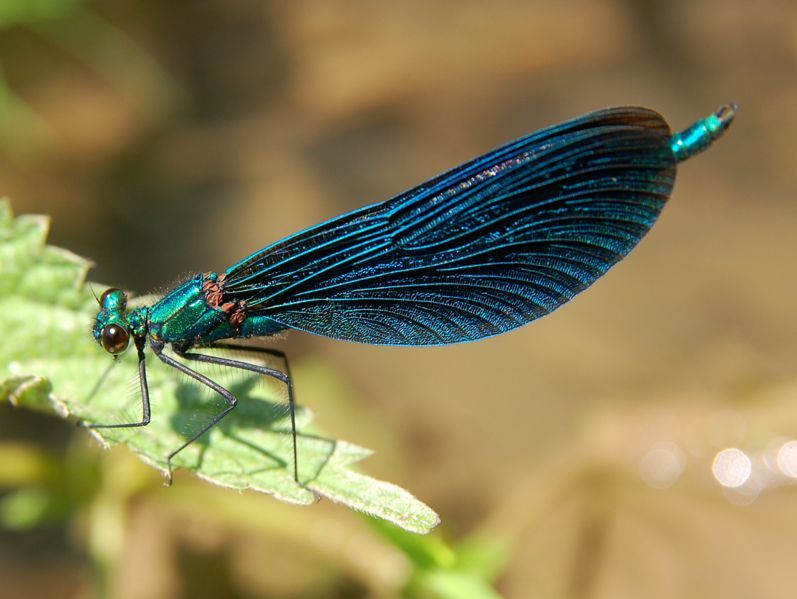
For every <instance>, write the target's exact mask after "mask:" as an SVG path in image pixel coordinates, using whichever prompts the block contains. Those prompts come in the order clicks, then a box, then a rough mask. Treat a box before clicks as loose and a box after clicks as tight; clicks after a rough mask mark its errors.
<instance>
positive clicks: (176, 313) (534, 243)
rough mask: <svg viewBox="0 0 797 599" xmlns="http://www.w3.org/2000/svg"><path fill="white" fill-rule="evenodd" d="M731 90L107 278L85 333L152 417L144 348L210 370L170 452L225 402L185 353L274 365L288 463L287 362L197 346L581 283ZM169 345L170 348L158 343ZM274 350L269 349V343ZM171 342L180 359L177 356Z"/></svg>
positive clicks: (570, 132)
mask: <svg viewBox="0 0 797 599" xmlns="http://www.w3.org/2000/svg"><path fill="white" fill-rule="evenodd" d="M735 113H736V106H735V105H726V106H723V107H722V108H720V109H719V110H717V111H716V112H715V113H713V114H711V115H710V116H708V117H707V118H705V119H702V120H699V121H697V122H696V123H695V124H694V125H692V126H691V127H690V128H688V129H686V130H685V131H683V132H681V133H676V134H674V135H673V134H671V132H670V128H669V126H668V125H667V123H666V121H665V120H664V119H663V118H662V117H661V116H660V115H659V114H657V113H656V112H653V111H651V110H648V109H645V108H609V109H606V110H601V111H598V112H594V113H592V114H588V115H585V116H582V117H579V118H576V119H574V120H572V121H568V122H566V123H563V124H560V125H556V126H554V127H550V128H547V129H543V130H541V131H538V132H536V133H532V134H531V135H528V136H526V137H523V138H520V139H518V140H517V141H513V142H511V143H509V144H507V145H504V146H502V147H500V148H498V149H496V150H493V151H492V152H489V153H487V154H485V155H484V156H481V157H479V158H476V159H475V160H472V161H471V162H468V163H466V164H463V165H462V166H459V167H457V168H455V169H453V170H451V171H448V172H447V173H444V174H442V175H440V176H438V177H435V178H434V179H431V180H430V181H427V182H426V183H423V184H421V185H419V186H418V187H416V188H414V189H411V190H409V191H407V192H405V193H403V194H401V195H398V196H396V197H394V198H393V199H390V200H387V201H386V202H383V203H380V204H373V205H371V206H366V207H365V208H361V209H359V210H355V211H354V212H352V213H350V214H346V215H343V216H340V217H338V218H335V219H332V220H330V221H328V222H325V223H322V224H320V225H317V226H315V227H312V228H310V229H307V230H305V231H302V232H301V233H298V234H296V235H293V236H291V237H288V238H287V239H284V240H282V241H278V242H277V243H274V244H272V245H270V246H268V247H266V248H264V249H262V250H260V251H258V252H255V253H254V254H252V255H251V256H249V257H247V258H245V259H244V260H242V261H241V262H239V263H238V264H236V265H234V266H232V267H231V268H229V269H228V270H227V271H225V272H224V273H221V274H217V273H215V272H204V273H201V274H197V275H194V276H192V277H190V278H189V279H188V280H186V281H185V282H184V283H182V284H180V285H179V286H178V287H176V288H175V289H173V290H171V291H170V292H168V293H167V294H166V295H165V296H164V297H163V298H162V299H160V300H158V301H157V302H155V303H154V304H152V305H151V306H145V307H139V308H135V309H131V310H128V309H127V296H126V294H125V293H124V292H123V291H121V290H119V289H108V290H107V291H105V293H103V294H102V297H101V298H100V300H99V303H100V310H99V313H98V314H97V319H96V322H95V324H94V330H93V334H94V338H95V339H96V340H97V342H98V343H100V344H101V345H102V347H103V348H105V350H106V351H107V352H109V353H111V354H113V355H118V354H121V353H122V352H124V351H125V350H126V349H127V347H128V345H129V344H130V340H131V339H132V340H133V344H134V345H135V347H136V350H137V352H138V371H139V379H140V385H141V399H142V405H143V415H142V418H141V420H140V421H138V422H130V423H124V424H96V423H90V424H87V426H90V427H94V428H101V427H136V426H145V425H147V424H148V423H149V422H150V403H149V388H148V385H147V373H146V366H145V348H146V345H147V344H149V347H150V349H151V350H152V351H153V352H154V354H155V355H156V356H157V357H158V358H159V359H160V360H162V361H163V362H164V363H166V364H167V365H169V366H171V367H173V368H176V369H177V370H179V371H181V372H183V373H185V374H186V375H188V376H189V377H191V378H193V379H194V380H196V381H198V382H199V383H201V384H202V385H206V386H207V387H209V388H210V389H212V390H213V391H215V392H216V393H218V394H219V395H220V396H221V397H223V398H224V400H225V402H226V407H225V408H224V409H223V410H222V411H221V412H219V413H218V414H217V415H216V416H215V417H214V418H212V419H211V420H210V422H208V423H207V425H205V426H204V427H203V428H202V429H201V430H200V431H199V432H197V433H196V434H194V435H193V436H191V438H189V439H188V440H187V441H186V442H185V443H183V444H182V445H181V446H180V447H178V448H177V449H175V450H174V451H173V452H172V453H171V454H169V456H168V457H167V465H168V468H169V475H170V477H171V463H172V459H173V458H174V456H175V455H177V454H178V453H179V452H180V451H182V450H183V449H185V448H186V447H187V446H188V445H190V444H191V443H193V442H194V441H196V440H197V439H198V438H199V437H201V436H202V435H203V434H205V433H206V432H207V431H209V430H210V429H211V428H212V427H213V426H215V425H216V424H218V422H219V421H220V420H221V419H222V418H224V417H225V416H226V415H227V414H229V413H230V412H231V411H232V410H233V408H235V405H236V403H237V399H236V397H235V396H234V395H233V394H232V393H231V392H230V391H228V390H227V389H225V388H224V387H222V386H221V385H219V384H218V383H216V382H214V381H213V380H212V379H210V378H208V377H207V376H206V375H204V374H202V373H200V372H197V371H196V370H194V369H193V368H191V367H189V366H188V365H186V363H184V362H185V361H188V362H190V361H194V362H205V363H210V364H217V365H221V366H226V367H230V368H235V369H240V370H244V371H249V372H253V373H256V374H259V375H264V376H268V377H274V378H276V379H279V380H280V381H282V382H284V383H285V384H286V385H287V389H288V404H289V410H290V417H291V428H292V435H293V475H294V478H295V479H296V480H297V482H298V480H299V478H298V467H297V464H298V457H297V455H296V426H295V420H294V408H295V402H294V393H293V384H292V381H291V377H290V375H289V373H288V372H287V370H288V369H287V363H286V368H285V372H283V371H280V370H276V369H272V368H268V367H265V366H261V365H259V364H252V363H248V362H245V361H240V360H235V359H232V358H227V357H223V356H218V355H208V354H205V353H202V352H201V351H197V349H199V348H207V347H219V346H221V347H230V346H229V345H227V344H223V343H222V342H223V341H225V340H232V339H243V338H250V337H265V336H269V335H272V334H274V333H276V332H278V331H282V330H285V329H299V330H302V331H307V332H310V333H315V334H317V335H323V336H325V337H333V338H335V339H344V340H346V341H355V342H359V343H370V344H381V345H447V344H451V343H460V342H465V341H475V340H477V339H483V338H485V337H490V336H492V335H498V334H500V333H505V332H507V331H509V330H512V329H514V328H517V327H519V326H521V325H524V324H526V323H528V322H531V321H532V320H535V319H537V318H540V317H541V316H545V315H546V314H548V313H550V312H552V311H553V310H555V309H556V308H558V307H559V306H561V305H562V304H564V303H565V302H567V301H568V300H570V299H571V298H573V296H575V295H576V294H577V293H579V292H580V291H582V290H584V289H585V288H587V287H588V286H589V285H591V284H592V283H593V282H594V281H595V280H596V279H597V278H598V277H600V276H601V275H602V274H604V273H605V272H606V271H607V270H608V269H609V268H610V267H611V266H612V265H613V264H615V263H616V262H617V261H618V260H620V259H621V258H623V257H624V256H625V255H626V254H628V252H629V251H631V249H632V248H633V247H634V246H635V245H636V244H637V243H638V242H639V240H640V239H641V238H642V237H643V236H644V235H645V233H647V231H648V230H649V229H650V227H651V226H653V223H654V222H655V221H656V218H657V217H658V215H659V213H660V211H661V210H662V208H663V207H664V204H665V203H666V201H667V199H668V197H669V195H670V193H671V191H672V186H673V183H674V180H675V169H676V165H677V164H678V163H679V162H682V161H684V160H686V159H688V158H691V157H692V156H694V155H695V154H697V153H699V152H701V151H703V150H705V149H706V148H708V147H709V146H710V145H711V143H712V142H713V141H714V140H715V139H717V138H718V137H719V136H720V135H722V133H723V131H725V129H726V128H727V127H728V126H729V125H730V123H731V121H732V120H733V117H734V115H735ZM167 345H168V346H171V349H172V351H173V353H174V356H176V357H173V356H171V355H169V354H167V353H165V352H164V349H165V348H166V346H167ZM271 353H274V352H271ZM177 358H179V359H177Z"/></svg>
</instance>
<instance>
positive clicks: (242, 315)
mask: <svg viewBox="0 0 797 599" xmlns="http://www.w3.org/2000/svg"><path fill="white" fill-rule="evenodd" d="M211 274H212V273H209V272H207V273H205V274H204V277H205V281H204V282H203V283H202V291H203V292H204V293H205V301H206V302H207V303H208V305H209V306H210V307H211V308H214V309H216V310H221V311H222V312H224V314H225V315H226V316H227V319H228V320H229V321H230V324H231V325H232V326H233V328H234V329H238V328H239V327H240V326H241V325H242V324H243V322H244V320H245V319H246V302H245V301H243V300H241V301H238V302H225V301H224V281H225V279H226V275H224V274H221V275H219V276H218V277H217V278H216V280H215V281H214V280H213V279H211V278H210V277H211Z"/></svg>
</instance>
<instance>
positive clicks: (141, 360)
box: [79, 339, 151, 428]
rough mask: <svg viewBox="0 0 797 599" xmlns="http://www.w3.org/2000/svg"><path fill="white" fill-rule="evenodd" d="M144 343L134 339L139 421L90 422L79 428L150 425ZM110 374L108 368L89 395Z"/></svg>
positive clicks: (92, 393) (82, 423)
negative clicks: (138, 386)
mask: <svg viewBox="0 0 797 599" xmlns="http://www.w3.org/2000/svg"><path fill="white" fill-rule="evenodd" d="M145 344H146V341H145V340H144V339H140V340H139V339H136V351H137V352H138V380H139V384H140V385H141V420H139V421H138V422H122V423H117V424H95V423H91V422H81V423H79V424H80V426H83V427H85V428H134V427H137V426H147V425H148V424H149V423H150V414H151V411H150V407H149V385H148V384H147V366H146V360H145V356H144V346H145ZM108 372H110V368H109V369H108V370H106V371H105V373H104V374H103V375H102V378H101V379H100V380H99V381H98V382H97V384H96V385H95V386H94V389H92V391H91V395H94V393H95V392H96V390H97V389H98V388H99V386H100V385H101V384H102V381H103V380H105V377H106V376H107V375H108Z"/></svg>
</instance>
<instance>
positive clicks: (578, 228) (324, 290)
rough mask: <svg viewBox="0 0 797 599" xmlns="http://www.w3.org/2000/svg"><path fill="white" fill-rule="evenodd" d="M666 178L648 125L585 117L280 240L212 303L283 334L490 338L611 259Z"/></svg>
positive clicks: (657, 139) (666, 190)
mask: <svg viewBox="0 0 797 599" xmlns="http://www.w3.org/2000/svg"><path fill="white" fill-rule="evenodd" d="M674 177H675V158H674V156H673V153H672V150H671V149H670V130H669V127H668V125H667V123H666V122H665V121H664V119H663V118H662V117H661V116H660V115H658V114H657V113H655V112H652V111H650V110H647V109H643V108H613V109H607V110H603V111H600V112H595V113H592V114H589V115H585V116H583V117H580V118H578V119H575V120H573V121H569V122H567V123H564V124H561V125H558V126H555V127H551V128H549V129H544V130H542V131H539V132H537V133H534V134H532V135H529V136H527V137H524V138H521V139H519V140H517V141H514V142H512V143H510V144H507V145H505V146H502V147H500V148H498V149H496V150H493V151H492V152H490V153H488V154H486V155H484V156H482V157H480V158H477V159H475V160H473V161H471V162H469V163H467V164H464V165H462V166H460V167H458V168H456V169H454V170H451V171H449V172H447V173H445V174H443V175H440V176H438V177H437V178H435V179H432V180H431V181H429V182H427V183H424V184H423V185H421V186H419V187H416V188H415V189H412V190H410V191H407V192H406V193H404V194H402V195H399V196H397V197H395V198H393V199H391V200H388V201H386V202H384V203H381V204H374V205H372V206H367V207H365V208H362V209H360V210H357V211H354V212H352V213H350V214H346V215H344V216H341V217H338V218H335V219H333V220H330V221H328V222H326V223H323V224H321V225H318V226H316V227H313V228H311V229H308V230H306V231H303V232H301V233H298V234H297V235H294V236H292V237H288V238H287V239H285V240H283V241H279V242H277V243H275V244H273V245H271V246H269V247H267V248H265V249H263V250H261V251H260V252H257V253H255V254H253V255H252V256H250V257H248V258H247V259H245V260H243V261H242V262H240V263H239V264H236V265H235V266H233V267H232V268H230V269H229V270H228V271H227V278H226V285H225V291H226V295H225V297H229V298H230V299H231V300H245V301H246V303H247V314H259V315H263V316H266V317H268V318H271V319H273V320H274V321H276V322H278V323H280V324H282V325H283V326H285V327H289V328H295V329H301V330H304V331H308V332H311V333H315V334H318V335H324V336H326V337H333V338H336V339H346V340H349V341H357V342H361V343H372V344H389V345H442V344H448V343H457V342H463V341H473V340H475V339H481V338H483V337H488V336H491V335H497V334H499V333H503V332H506V331H509V330H511V329H514V328H516V327H519V326H521V325H523V324H526V323H528V322H530V321H532V320H534V319H536V318H539V317H541V316H544V315H546V314H548V313H549V312H551V311H553V310H555V309H556V308H558V307H559V306H561V305H562V304H564V303H565V302H567V301H568V300H570V299H571V298H572V297H573V296H574V295H576V294H577V293H578V292H580V291H582V290H583V289H585V288H586V287H588V286H589V285H590V284H591V283H593V282H594V281H595V280H596V279H597V278H598V277H600V276H601V275H602V274H603V273H605V272H606V271H607V270H608V269H609V268H610V267H611V266H612V265H613V264H614V263H615V262H617V261H618V260H620V259H621V258H623V257H624V256H625V255H626V254H627V253H628V252H629V251H630V250H631V249H632V248H633V247H634V246H635V245H636V244H637V243H638V242H639V240H640V239H641V238H642V237H643V236H644V235H645V233H646V232H647V231H648V230H649V229H650V227H651V226H652V225H653V223H654V222H655V220H656V218H657V216H658V215H659V212H660V211H661V209H662V207H663V206H664V203H665V202H666V200H667V198H668V197H669V195H670V192H671V190H672V185H673V181H674Z"/></svg>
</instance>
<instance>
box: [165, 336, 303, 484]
mask: <svg viewBox="0 0 797 599" xmlns="http://www.w3.org/2000/svg"><path fill="white" fill-rule="evenodd" d="M210 347H216V348H221V349H238V350H251V351H260V352H261V353H268V354H272V355H277V356H280V357H281V358H282V359H283V360H284V361H285V370H286V371H287V372H282V371H281V370H276V369H274V368H268V367H267V366H260V365H259V364H250V363H249V362H243V361H241V360H233V359H231V358H221V357H219V356H209V355H207V354H200V353H196V352H191V351H188V350H187V348H185V347H175V348H174V350H175V352H176V353H177V355H178V356H180V357H181V358H185V359H186V360H194V361H196V362H205V363H207V364H218V365H220V366H227V367H229V368H238V369H239V370H248V371H249V372H255V373H257V374H262V375H263V376H270V377H273V378H275V379H277V380H280V381H282V382H283V383H285V385H286V386H287V387H288V411H289V413H290V417H291V437H292V439H293V478H294V480H295V481H296V482H297V483H298V482H299V463H298V462H299V459H298V448H297V443H296V404H295V402H294V398H293V380H292V379H291V375H290V371H289V370H288V360H287V359H285V354H284V353H282V352H281V351H279V350H267V349H263V348H248V347H242V346H235V345H227V344H214V345H212V346H210Z"/></svg>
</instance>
